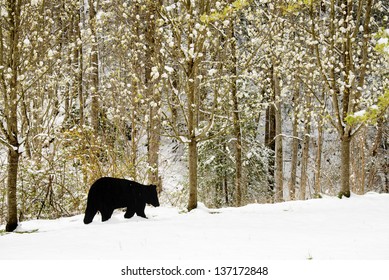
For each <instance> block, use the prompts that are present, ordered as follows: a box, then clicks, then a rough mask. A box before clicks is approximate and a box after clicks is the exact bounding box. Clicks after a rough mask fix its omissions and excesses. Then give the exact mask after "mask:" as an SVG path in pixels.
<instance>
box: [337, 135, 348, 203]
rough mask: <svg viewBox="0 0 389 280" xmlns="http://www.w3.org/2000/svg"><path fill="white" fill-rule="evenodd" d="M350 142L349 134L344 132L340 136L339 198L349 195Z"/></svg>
mask: <svg viewBox="0 0 389 280" xmlns="http://www.w3.org/2000/svg"><path fill="white" fill-rule="evenodd" d="M350 142H351V136H350V135H349V134H345V135H343V136H342V138H341V145H342V146H341V174H342V178H341V190H340V192H339V194H338V197H339V198H342V197H343V196H345V197H350Z"/></svg>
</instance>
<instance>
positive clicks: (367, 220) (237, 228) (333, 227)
mask: <svg viewBox="0 0 389 280" xmlns="http://www.w3.org/2000/svg"><path fill="white" fill-rule="evenodd" d="M123 215H124V213H123V212H121V211H116V212H115V213H114V215H113V217H112V218H111V219H110V220H109V221H107V222H105V223H102V222H101V217H100V216H96V217H95V219H94V221H93V223H91V224H90V225H84V224H83V222H82V219H83V215H78V216H73V217H68V218H60V219H57V220H32V221H25V222H22V223H21V225H20V226H19V227H18V228H17V231H18V232H19V233H4V231H0V248H1V250H0V259H1V260H26V259H34V260H49V259H50V260H56V259H57V260H59V259H61V260H62V259H65V260H66V259H67V260H118V259H125V260H137V261H139V260H148V259H155V260H215V259H217V260H239V259H240V260H249V259H251V260H252V259H266V260H285V259H288V260H307V259H314V260H383V259H386V260H388V259H389V194H377V193H368V194H365V195H363V196H359V195H355V194H353V195H352V197H351V198H349V199H338V198H334V197H325V198H323V199H315V200H307V201H290V202H284V203H278V204H250V205H247V206H244V207H240V208H223V209H208V208H206V207H205V206H204V205H202V204H199V207H198V209H195V210H193V211H191V212H189V213H186V212H185V211H180V210H179V209H177V208H173V207H168V206H162V207H158V208H152V207H146V215H147V216H148V217H149V219H143V218H139V217H133V218H131V219H128V220H127V219H124V218H123ZM3 229H4V226H0V230H3ZM28 231H31V232H30V233H26V232H28Z"/></svg>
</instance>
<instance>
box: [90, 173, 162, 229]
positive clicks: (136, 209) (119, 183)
mask: <svg viewBox="0 0 389 280" xmlns="http://www.w3.org/2000/svg"><path fill="white" fill-rule="evenodd" d="M146 203H147V204H151V205H153V206H154V207H158V206H159V201H158V194H157V187H156V186H155V185H148V186H147V185H142V184H140V183H137V182H134V181H130V180H126V179H118V178H112V177H103V178H100V179H97V180H96V182H94V183H93V185H92V186H91V187H90V189H89V193H88V201H87V205H86V210H85V217H84V223H85V224H89V223H91V222H92V220H93V217H94V216H95V215H96V213H97V211H99V212H100V213H101V219H102V221H103V222H105V221H106V220H108V219H109V218H111V216H112V213H113V211H114V210H115V209H117V208H124V207H127V210H126V213H125V214H124V217H125V218H131V217H132V216H134V214H135V213H136V214H137V215H138V216H140V217H143V218H147V217H146V215H145V207H146Z"/></svg>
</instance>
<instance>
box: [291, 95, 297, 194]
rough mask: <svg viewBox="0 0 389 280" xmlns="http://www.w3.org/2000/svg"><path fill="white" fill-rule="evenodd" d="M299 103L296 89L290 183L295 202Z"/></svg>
mask: <svg viewBox="0 0 389 280" xmlns="http://www.w3.org/2000/svg"><path fill="white" fill-rule="evenodd" d="M298 103H299V91H298V87H296V89H295V92H294V95H293V108H294V115H293V132H292V136H293V139H292V162H291V171H290V181H289V196H290V199H291V200H294V199H295V198H296V197H295V195H296V182H297V162H298V149H299V139H298V130H297V129H298V111H297V105H298Z"/></svg>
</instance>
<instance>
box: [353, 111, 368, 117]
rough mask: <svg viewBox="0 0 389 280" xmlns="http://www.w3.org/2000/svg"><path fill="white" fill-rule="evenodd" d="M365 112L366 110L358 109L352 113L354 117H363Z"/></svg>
mask: <svg viewBox="0 0 389 280" xmlns="http://www.w3.org/2000/svg"><path fill="white" fill-rule="evenodd" d="M365 114H366V110H360V111H358V112H355V113H354V117H363V116H364V115H365Z"/></svg>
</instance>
